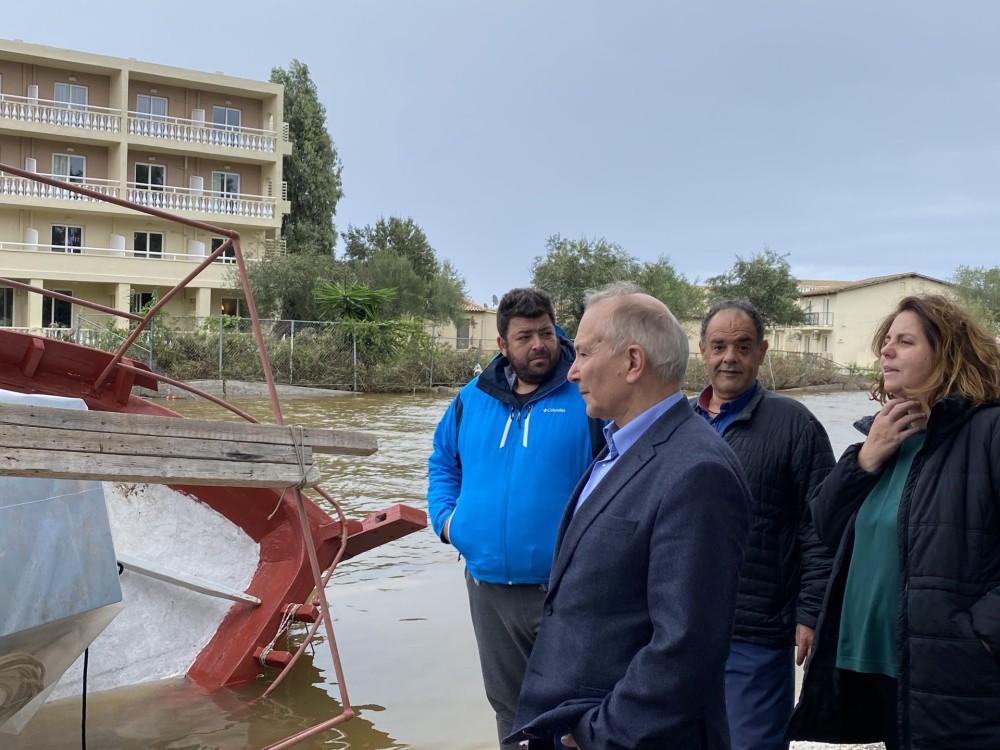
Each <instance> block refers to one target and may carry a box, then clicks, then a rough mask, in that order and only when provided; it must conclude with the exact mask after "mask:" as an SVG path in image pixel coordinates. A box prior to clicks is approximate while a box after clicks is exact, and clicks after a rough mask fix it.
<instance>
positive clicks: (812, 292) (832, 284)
mask: <svg viewBox="0 0 1000 750" xmlns="http://www.w3.org/2000/svg"><path fill="white" fill-rule="evenodd" d="M912 278H917V279H924V280H926V281H933V282H934V283H935V284H943V285H945V286H951V283H950V282H948V281H942V280H941V279H935V278H934V277H933V276H925V275H924V274H922V273H914V272H913V271H910V272H908V273H893V274H889V275H888V276H872V277H871V278H868V279H861V280H859V281H802V280H800V281H799V289H800V290H802V296H803V297H816V296H823V295H827V294H836V293H837V292H846V291H849V290H852V289H861V288H862V287H866V286H875V285H876V284H887V283H889V282H892V281H902V280H903V279H912ZM807 290H808V291H807Z"/></svg>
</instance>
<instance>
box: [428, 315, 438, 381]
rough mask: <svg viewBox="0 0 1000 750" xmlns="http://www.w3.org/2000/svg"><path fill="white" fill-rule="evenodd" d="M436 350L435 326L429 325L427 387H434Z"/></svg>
mask: <svg viewBox="0 0 1000 750" xmlns="http://www.w3.org/2000/svg"><path fill="white" fill-rule="evenodd" d="M436 349H437V325H431V364H430V368H428V369H429V370H430V374H428V376H427V387H428V388H433V387H434V351H435V350H436Z"/></svg>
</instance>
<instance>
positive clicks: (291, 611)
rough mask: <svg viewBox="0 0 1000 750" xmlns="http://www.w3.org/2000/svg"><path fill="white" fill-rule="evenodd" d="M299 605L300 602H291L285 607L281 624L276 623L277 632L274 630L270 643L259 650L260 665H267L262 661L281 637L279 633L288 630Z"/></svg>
mask: <svg viewBox="0 0 1000 750" xmlns="http://www.w3.org/2000/svg"><path fill="white" fill-rule="evenodd" d="M301 606H302V605H301V604H291V605H289V606H288V607H286V608H285V614H283V615H282V616H281V624H280V625H278V630H277V632H275V634H274V638H272V639H271V642H270V643H268V644H267V645H266V646H264V650H263V651H261V652H260V656H259V657H258V659H257V661H259V662H260V665H261V666H262V667H266V666H267V665H266V664H265V663H264V662H265V660H266V659H267V655H268V654H270V653H271V652H272V651H273V650H274V647H275V646H276V645H277V643H278V639H279V638H280V637H281V634H282V633H284V632H285V631H287V630H288V627H289V625H291V624H292V621H293V620H294V619H295V613H296V612H298V611H299V607H301Z"/></svg>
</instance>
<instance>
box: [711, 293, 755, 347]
mask: <svg viewBox="0 0 1000 750" xmlns="http://www.w3.org/2000/svg"><path fill="white" fill-rule="evenodd" d="M723 310H739V311H740V312H741V313H743V314H744V315H746V316H747V317H748V318H750V322H751V323H753V328H754V330H755V331H756V332H757V343H758V344H763V343H764V321H763V320H762V319H761V317H760V313H759V312H757V308H756V307H754V306H753V303H752V302H750V300H747V299H726V300H722V302H716V303H715V304H714V305H712V307H711V308H710V309H709V311H708V314H707V315H705V318H704V320H702V321H701V343H702V344H704V343H707V342H706V341H705V334H706V333H708V324H709V323H710V322H712V318H714V317H715V316H716V315H718V314H719V313H720V312H722V311H723Z"/></svg>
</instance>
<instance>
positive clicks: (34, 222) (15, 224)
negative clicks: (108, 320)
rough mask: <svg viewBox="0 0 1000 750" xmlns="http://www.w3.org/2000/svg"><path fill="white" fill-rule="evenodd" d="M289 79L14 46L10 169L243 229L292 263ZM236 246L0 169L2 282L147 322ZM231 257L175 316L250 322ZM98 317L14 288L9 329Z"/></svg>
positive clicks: (0, 308)
mask: <svg viewBox="0 0 1000 750" xmlns="http://www.w3.org/2000/svg"><path fill="white" fill-rule="evenodd" d="M283 105H284V102H283V88H282V86H280V85H278V84H273V83H268V82H261V81H252V80H246V79H241V78H234V77H230V76H225V75H222V74H217V73H202V72H197V71H191V70H184V69H179V68H171V67H166V66H162V65H155V64H152V63H144V62H139V61H136V60H125V59H119V58H113V57H105V56H101V55H93V54H88V53H82V52H73V51H69V50H62V49H56V48H52V47H44V46H39V45H33V44H26V43H23V42H19V41H5V40H0V165H10V166H12V167H15V168H18V169H22V170H25V171H28V172H35V173H38V174H40V175H45V176H47V177H50V178H53V179H56V180H59V181H63V182H67V183H71V184H75V185H79V186H82V187H86V188H89V189H91V190H94V191H97V192H99V193H101V194H104V195H108V196H113V197H117V198H123V199H126V200H130V201H134V202H136V203H139V204H141V205H144V206H147V207H151V208H155V209H160V210H163V211H166V212H169V213H172V214H176V215H180V216H184V217H186V218H189V219H193V220H197V221H201V222H204V223H207V224H211V225H213V226H218V227H220V228H222V229H225V230H228V231H236V232H239V234H240V238H241V239H240V244H241V247H242V249H243V252H244V254H245V256H247V257H248V258H261V257H265V256H267V255H269V254H276V253H282V252H283V245H282V241H281V239H280V238H281V220H282V216H283V215H284V214H286V213H288V211H289V210H290V204H289V202H288V200H287V197H286V191H285V186H284V183H283V181H282V159H283V157H284V156H286V155H288V154H290V153H291V149H292V144H291V143H290V142H289V139H288V135H287V134H288V128H287V125H286V124H285V123H284V119H283V115H284V112H283ZM224 239H225V238H224V237H222V236H220V235H217V234H214V233H212V232H209V231H204V230H201V229H193V228H190V227H187V226H184V225H180V224H176V223H172V222H169V221H167V220H164V219H160V218H157V217H154V216H150V215H147V214H143V213H139V212H136V211H134V210H131V209H128V208H124V207H120V206H117V205H113V204H110V203H104V202H101V201H99V200H96V199H92V198H89V197H81V196H80V195H79V194H76V193H72V192H70V191H69V190H64V189H60V188H58V187H50V186H48V185H44V184H41V183H37V182H33V181H31V180H29V179H27V178H24V177H22V176H19V175H15V174H13V173H12V172H9V171H4V170H3V167H2V166H0V276H4V277H6V278H10V279H12V280H14V281H18V282H22V283H26V284H30V285H32V286H37V287H43V288H45V289H50V290H53V291H59V292H62V293H63V294H65V295H67V296H68V297H72V298H74V299H81V300H88V301H92V302H96V303H98V304H101V305H105V306H107V307H112V308H115V309H117V310H122V311H129V310H131V311H136V310H138V309H139V308H140V307H142V306H143V305H145V304H147V303H148V302H149V301H151V300H152V299H153V298H155V297H156V296H157V295H160V294H162V293H163V292H165V291H166V290H167V289H169V288H170V287H172V286H173V285H174V284H176V283H177V282H178V281H180V280H182V279H183V278H185V277H186V276H187V275H188V274H189V273H191V272H192V271H193V270H194V269H195V267H196V266H197V264H198V263H200V262H201V261H203V260H204V258H205V256H206V255H209V254H210V253H211V252H212V251H213V250H214V249H215V248H217V247H218V246H219V245H221V244H222V242H223V241H224ZM232 262H233V259H232V258H231V257H229V258H221V259H219V260H218V261H217V262H215V263H213V264H212V265H211V267H209V268H208V269H206V270H205V271H204V272H203V273H202V274H201V275H200V276H199V277H198V278H197V279H195V280H194V281H193V282H192V283H191V285H190V286H189V287H188V288H187V290H185V291H184V292H183V293H182V294H180V295H178V296H177V297H175V298H174V299H172V300H171V302H170V303H169V304H168V306H167V307H166V308H165V311H166V312H168V313H170V314H172V315H176V316H195V317H199V318H204V317H208V316H210V315H217V314H218V313H219V312H220V311H223V310H224V311H225V312H227V313H229V314H238V313H239V312H241V309H240V307H241V305H240V299H239V295H238V294H235V293H233V292H232V291H229V290H228V289H227V287H228V286H229V284H230V281H229V280H230V278H231V274H230V273H229V269H230V267H231V264H232ZM80 315H85V316H86V315H91V312H90V311H88V310H87V309H86V308H83V307H82V306H80V305H77V304H73V303H72V302H68V301H65V300H53V299H51V298H44V299H43V298H42V297H41V296H39V295H35V294H28V293H27V292H24V291H22V290H20V289H17V288H12V287H9V286H0V325H2V326H10V327H17V328H25V329H39V328H71V327H74V326H75V325H77V324H78V320H79V316H80Z"/></svg>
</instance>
